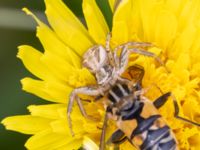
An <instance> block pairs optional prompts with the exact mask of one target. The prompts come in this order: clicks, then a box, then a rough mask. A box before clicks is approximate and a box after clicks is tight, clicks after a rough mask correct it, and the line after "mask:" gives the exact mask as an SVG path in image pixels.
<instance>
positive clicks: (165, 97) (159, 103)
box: [153, 92, 200, 127]
mask: <svg viewBox="0 0 200 150" xmlns="http://www.w3.org/2000/svg"><path fill="white" fill-rule="evenodd" d="M170 96H171V97H172V100H173V105H174V109H175V113H174V117H175V118H177V119H180V120H182V121H185V122H187V123H190V124H193V125H196V126H199V127H200V124H199V123H197V122H193V121H191V120H188V119H186V118H183V117H180V116H179V106H178V103H177V100H176V98H175V96H174V95H173V94H172V93H171V92H168V93H165V94H163V95H162V96H160V97H159V98H157V99H156V100H155V101H154V102H153V104H154V106H155V107H156V108H158V109H159V108H160V107H162V106H163V105H164V104H165V103H166V102H167V100H168V98H169V97H170Z"/></svg>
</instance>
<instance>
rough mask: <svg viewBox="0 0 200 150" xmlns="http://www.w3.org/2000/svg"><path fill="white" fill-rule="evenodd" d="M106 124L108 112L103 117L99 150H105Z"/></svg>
mask: <svg viewBox="0 0 200 150" xmlns="http://www.w3.org/2000/svg"><path fill="white" fill-rule="evenodd" d="M107 122H108V112H107V111H106V114H105V117H104V122H103V129H102V132H101V139H100V145H99V150H104V149H105V136H106V128H107Z"/></svg>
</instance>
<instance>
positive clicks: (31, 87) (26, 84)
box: [21, 78, 54, 101]
mask: <svg viewBox="0 0 200 150" xmlns="http://www.w3.org/2000/svg"><path fill="white" fill-rule="evenodd" d="M21 83H22V89H23V90H24V91H26V92H29V93H32V94H34V95H37V96H39V97H41V98H43V99H45V100H48V101H54V100H53V98H52V97H51V96H50V95H49V94H48V93H47V92H46V91H45V88H46V85H45V82H44V81H40V80H34V79H31V78H24V79H22V80H21Z"/></svg>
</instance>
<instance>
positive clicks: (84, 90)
mask: <svg viewBox="0 0 200 150" xmlns="http://www.w3.org/2000/svg"><path fill="white" fill-rule="evenodd" d="M78 94H85V95H90V96H98V95H100V94H102V90H101V89H100V88H92V87H80V88H76V89H75V90H74V91H72V93H71V95H70V99H69V103H68V107H67V119H68V125H69V128H70V132H71V134H72V136H74V132H73V130H72V121H71V116H70V115H71V112H72V107H73V103H74V100H75V101H76V102H77V104H78V106H79V109H80V111H81V114H82V115H83V116H84V117H85V118H88V119H93V118H92V117H91V116H88V115H87V113H86V111H85V109H84V107H83V104H82V102H81V100H80V98H79V97H78ZM93 120H94V119H93Z"/></svg>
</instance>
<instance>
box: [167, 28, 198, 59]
mask: <svg viewBox="0 0 200 150" xmlns="http://www.w3.org/2000/svg"><path fill="white" fill-rule="evenodd" d="M196 31H197V30H196V28H195V26H194V24H190V25H188V26H187V27H186V28H185V29H184V31H183V32H182V33H181V34H180V36H179V37H177V38H176V40H175V41H174V45H173V47H172V48H171V53H170V52H168V53H169V57H170V58H177V57H178V56H179V54H180V52H185V53H188V54H190V48H191V46H192V44H193V41H194V40H195V38H196V36H195V34H196ZM188 39H190V40H188ZM172 51H173V52H172Z"/></svg>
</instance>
